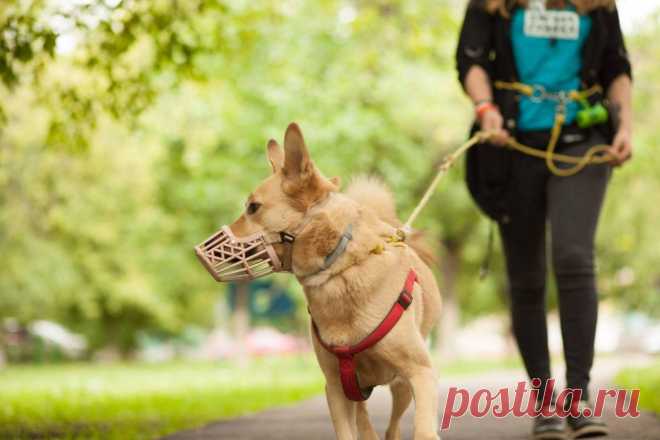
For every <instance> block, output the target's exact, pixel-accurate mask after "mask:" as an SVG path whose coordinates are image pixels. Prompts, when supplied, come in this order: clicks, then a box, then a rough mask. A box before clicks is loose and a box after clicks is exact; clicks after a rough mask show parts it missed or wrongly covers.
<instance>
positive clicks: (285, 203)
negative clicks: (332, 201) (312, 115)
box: [229, 123, 339, 237]
mask: <svg viewBox="0 0 660 440" xmlns="http://www.w3.org/2000/svg"><path fill="white" fill-rule="evenodd" d="M267 156H268V161H269V162H270V166H271V168H272V170H273V173H272V174H271V175H270V176H269V177H268V178H266V179H265V180H264V181H263V182H261V184H259V185H258V186H257V187H256V188H255V190H254V191H252V193H251V194H250V195H249V196H248V198H247V201H246V203H245V211H244V212H243V214H241V216H240V217H239V218H238V219H237V220H236V221H235V222H234V223H232V224H231V225H230V226H229V227H230V228H231V230H232V231H233V232H234V234H235V235H236V236H237V237H245V236H250V235H252V234H255V233H258V232H264V233H266V234H268V233H280V232H285V231H286V232H292V231H295V230H296V229H298V227H299V226H300V225H301V223H302V221H303V218H304V217H305V213H306V212H307V210H308V209H309V208H310V207H311V206H313V205H315V204H316V203H318V202H319V201H321V200H323V199H325V197H327V195H328V193H330V192H333V191H337V190H338V189H339V188H338V184H339V182H338V179H337V178H333V179H326V178H325V177H323V176H322V175H321V173H320V172H319V171H318V169H317V168H316V166H315V165H314V162H313V161H312V159H311V157H310V156H309V151H308V150H307V146H306V145H305V140H304V138H303V135H302V132H301V131H300V127H298V125H297V124H296V123H291V124H289V126H288V127H287V129H286V133H285V135H284V149H282V148H281V147H280V146H279V144H278V143H277V141H275V140H274V139H271V140H270V141H269V142H268V145H267Z"/></svg>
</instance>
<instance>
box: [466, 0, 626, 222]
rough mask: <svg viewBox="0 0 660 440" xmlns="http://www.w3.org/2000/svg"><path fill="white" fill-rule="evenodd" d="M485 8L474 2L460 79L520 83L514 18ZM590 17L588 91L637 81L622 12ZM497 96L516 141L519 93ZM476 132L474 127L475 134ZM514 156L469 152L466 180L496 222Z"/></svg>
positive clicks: (585, 63) (585, 55) (585, 66)
mask: <svg viewBox="0 0 660 440" xmlns="http://www.w3.org/2000/svg"><path fill="white" fill-rule="evenodd" d="M485 3H486V2H485V0H471V1H470V3H469V5H468V8H467V11H466V13H465V19H464V22H463V27H462V29H461V34H460V39H459V42H458V48H457V50H456V66H457V69H458V77H459V81H460V82H461V85H463V86H464V84H465V77H466V75H467V73H468V71H469V70H470V68H471V67H472V66H474V65H479V66H481V67H483V68H484V70H486V72H488V74H489V76H490V79H491V81H496V80H501V81H517V80H518V73H517V71H516V63H515V60H514V55H513V48H512V44H511V19H510V18H506V17H502V15H501V14H499V13H495V14H491V13H489V12H487V11H486V9H485ZM511 11H513V7H512V8H511ZM590 15H591V18H592V23H593V24H592V28H591V32H590V34H589V36H588V37H587V40H586V42H585V44H584V48H583V51H582V71H581V73H580V76H581V80H582V86H583V87H584V88H589V87H591V86H593V85H595V84H600V85H601V86H602V87H603V90H607V89H608V88H609V86H610V85H611V84H612V81H614V79H616V78H617V77H619V76H620V75H628V76H630V77H632V73H631V65H630V61H629V59H628V52H627V50H626V47H625V43H624V40H623V35H622V33H621V26H620V23H619V14H618V12H617V10H616V9H614V10H608V9H606V8H598V9H595V10H594V11H592V12H591V13H590ZM493 97H494V100H495V103H496V104H497V105H498V107H499V108H500V111H501V113H502V116H503V117H504V124H505V128H506V129H507V130H508V131H509V132H510V133H511V134H512V135H513V136H515V134H516V121H517V117H518V96H517V94H516V92H513V91H507V90H495V89H494V90H493ZM594 99H602V97H595V98H594ZM475 129H476V127H473V131H474V130H475ZM605 131H606V132H605V135H606V137H607V138H608V139H611V137H612V136H613V134H614V133H612V128H611V126H610V127H609V128H608V127H605ZM511 154H512V152H511V151H509V150H506V149H502V148H492V147H491V146H488V145H479V146H477V147H476V148H473V149H472V150H471V151H470V152H469V153H468V160H467V173H466V178H467V183H468V187H469V189H470V192H471V194H472V196H473V198H474V199H475V201H476V202H477V204H478V205H479V206H480V208H482V210H483V211H484V212H485V213H486V214H487V215H489V216H490V217H492V218H494V219H496V220H502V219H503V218H504V219H505V218H506V216H507V212H506V211H507V209H506V204H507V202H508V201H507V200H506V198H507V186H508V184H509V181H508V163H509V161H510V157H509V156H510V155H511Z"/></svg>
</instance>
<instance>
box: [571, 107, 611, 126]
mask: <svg viewBox="0 0 660 440" xmlns="http://www.w3.org/2000/svg"><path fill="white" fill-rule="evenodd" d="M583 107H584V108H583V109H582V110H580V111H579V112H578V114H577V124H578V127H580V128H589V127H593V126H594V125H598V124H605V123H606V122H607V120H608V119H609V117H610V115H609V112H608V111H607V108H605V106H604V105H603V104H600V103H598V104H596V105H594V106H590V105H584V104H583Z"/></svg>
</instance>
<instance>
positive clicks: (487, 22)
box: [456, 0, 493, 88]
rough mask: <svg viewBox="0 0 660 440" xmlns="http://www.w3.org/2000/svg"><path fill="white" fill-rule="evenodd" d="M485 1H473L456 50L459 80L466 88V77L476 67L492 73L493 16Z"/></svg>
mask: <svg viewBox="0 0 660 440" xmlns="http://www.w3.org/2000/svg"><path fill="white" fill-rule="evenodd" d="M483 3H484V2H483V0H481V1H479V0H471V1H470V3H469V4H468V7H467V11H466V13H465V19H464V20H463V26H462V28H461V33H460V37H459V41H458V47H457V49H456V68H457V69H458V80H459V81H460V82H461V85H462V86H463V88H465V77H466V76H467V73H468V71H469V70H470V68H471V67H472V66H474V65H478V66H481V67H483V68H484V69H485V70H486V72H489V73H490V72H491V70H492V69H491V67H492V61H491V58H490V56H491V51H492V50H493V40H492V28H493V15H491V14H489V13H488V12H487V11H486V9H485V7H484V5H483Z"/></svg>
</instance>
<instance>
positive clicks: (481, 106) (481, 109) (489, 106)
mask: <svg viewBox="0 0 660 440" xmlns="http://www.w3.org/2000/svg"><path fill="white" fill-rule="evenodd" d="M491 111H496V112H499V108H498V107H497V105H495V103H493V101H491V100H490V99H488V100H482V101H479V102H477V103H475V105H474V113H475V116H476V118H477V120H478V121H481V120H482V119H483V118H484V116H485V115H486V114H487V113H489V112H491Z"/></svg>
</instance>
